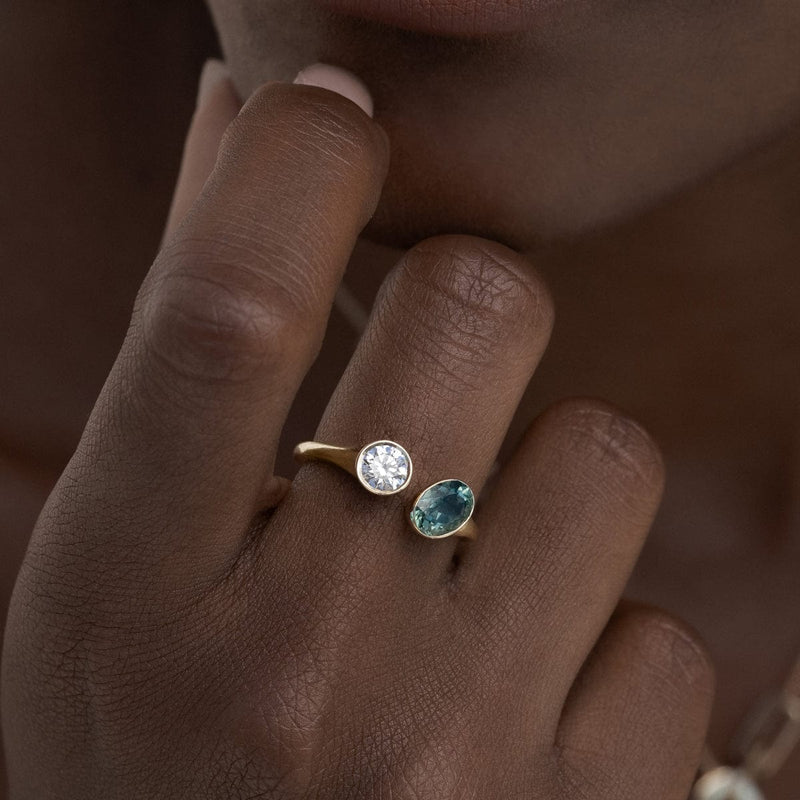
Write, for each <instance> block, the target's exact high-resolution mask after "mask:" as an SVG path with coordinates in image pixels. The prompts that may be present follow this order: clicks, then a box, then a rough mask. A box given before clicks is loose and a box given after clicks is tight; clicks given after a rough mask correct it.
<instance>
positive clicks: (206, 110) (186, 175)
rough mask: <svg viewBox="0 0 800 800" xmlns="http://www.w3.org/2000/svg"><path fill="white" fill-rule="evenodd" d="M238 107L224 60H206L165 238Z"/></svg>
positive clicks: (206, 172) (211, 161)
mask: <svg viewBox="0 0 800 800" xmlns="http://www.w3.org/2000/svg"><path fill="white" fill-rule="evenodd" d="M240 108H241V101H240V100H239V97H238V96H237V94H236V90H235V89H234V88H233V84H232V83H231V80H230V76H229V74H228V69H227V67H226V66H225V64H224V63H223V62H222V61H218V60H216V59H211V60H209V61H206V64H205V66H204V67H203V72H202V75H201V76H200V85H199V89H198V93H197V109H196V111H195V113H194V117H193V118H192V124H191V126H190V128H189V133H188V135H187V137H186V144H185V146H184V150H183V161H182V163H181V169H180V174H179V176H178V183H177V185H176V187H175V194H174V195H173V198H172V206H171V207H170V211H169V217H168V219H167V227H166V230H165V232H164V241H166V240H167V239H169V238H170V237H171V236H172V234H173V233H174V232H175V230H176V229H177V228H178V226H179V225H180V223H181V221H182V220H183V218H184V217H185V216H186V212H187V211H188V210H189V209H190V208H191V207H192V205H193V204H194V201H195V200H196V199H197V197H198V195H199V194H200V191H201V190H202V188H203V186H204V185H205V182H206V180H208V177H209V175H211V172H212V170H213V169H214V164H215V163H216V161H217V153H218V151H219V147H220V143H221V142H222V136H223V134H224V133H225V131H226V130H227V128H228V126H229V125H230V124H231V122H233V120H234V118H235V117H236V115H237V114H238V113H239V109H240Z"/></svg>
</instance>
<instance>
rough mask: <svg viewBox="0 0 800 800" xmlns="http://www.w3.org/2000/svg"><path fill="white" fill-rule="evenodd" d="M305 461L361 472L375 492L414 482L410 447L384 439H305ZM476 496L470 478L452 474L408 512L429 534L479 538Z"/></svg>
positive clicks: (301, 450)
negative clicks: (357, 444)
mask: <svg viewBox="0 0 800 800" xmlns="http://www.w3.org/2000/svg"><path fill="white" fill-rule="evenodd" d="M294 457H295V459H296V460H297V461H298V462H300V463H301V464H305V463H308V462H310V461H322V462H326V463H328V464H333V465H334V466H337V467H339V468H340V469H343V470H344V471H345V472H347V473H349V474H350V475H352V476H353V477H355V478H356V479H357V480H358V482H359V483H360V484H361V485H362V486H363V487H364V488H365V489H366V490H367V491H368V492H370V493H371V494H377V495H393V494H398V493H399V492H402V491H403V490H404V489H405V488H406V487H407V486H408V485H409V483H410V482H411V476H412V474H413V464H412V462H411V456H410V455H409V454H408V451H407V450H406V449H405V448H404V447H403V446H402V445H399V444H398V443H397V442H392V441H390V440H388V439H381V440H379V441H377V442H372V443H370V444H368V445H366V446H364V447H362V448H361V449H360V450H359V449H357V448H353V447H335V446H333V445H329V444H323V443H322V442H301V443H300V444H298V445H297V447H295V449H294ZM474 511H475V495H474V493H473V491H472V489H471V488H470V487H469V486H468V485H467V484H466V483H464V481H461V480H457V479H456V478H448V479H447V480H443V481H439V482H438V483H434V484H433V485H431V486H428V487H427V488H426V489H424V490H423V491H422V492H420V493H419V494H418V495H417V497H416V499H415V500H414V503H413V505H412V507H411V510H410V512H409V514H408V520H409V522H410V523H411V527H412V528H413V529H414V530H415V531H416V532H417V533H419V534H420V535H422V536H424V537H425V538H427V539H446V538H448V537H450V536H459V537H461V538H464V539H474V538H475V537H476V536H477V526H476V525H475V522H474V521H473V519H472V515H473V512H474Z"/></svg>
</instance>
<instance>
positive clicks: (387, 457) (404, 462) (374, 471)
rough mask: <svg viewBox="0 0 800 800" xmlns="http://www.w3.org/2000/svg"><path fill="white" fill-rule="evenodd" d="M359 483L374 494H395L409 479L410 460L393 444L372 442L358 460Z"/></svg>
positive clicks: (404, 452) (403, 451)
mask: <svg viewBox="0 0 800 800" xmlns="http://www.w3.org/2000/svg"><path fill="white" fill-rule="evenodd" d="M357 469H358V475H359V478H360V479H361V482H362V483H363V484H364V485H365V486H366V487H367V488H368V489H369V490H370V491H372V492H375V493H376V494H395V493H396V492H399V491H400V490H401V489H403V488H404V487H405V485H406V484H407V483H408V481H409V480H410V478H411V458H410V457H409V455H408V453H407V452H406V451H405V450H404V449H403V448H402V447H400V445H399V444H396V443H395V442H374V443H373V444H371V445H368V446H367V447H365V448H364V449H363V450H362V451H361V453H360V454H359V458H358V464H357Z"/></svg>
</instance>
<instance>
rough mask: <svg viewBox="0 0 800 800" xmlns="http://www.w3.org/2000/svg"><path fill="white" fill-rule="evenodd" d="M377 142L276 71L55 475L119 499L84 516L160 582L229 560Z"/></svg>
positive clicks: (329, 101) (174, 247) (383, 154)
mask: <svg viewBox="0 0 800 800" xmlns="http://www.w3.org/2000/svg"><path fill="white" fill-rule="evenodd" d="M387 156H388V152H387V144H386V138H385V134H383V133H382V131H380V129H379V128H378V127H377V126H376V125H375V124H374V123H373V122H372V121H371V120H370V119H369V118H368V117H367V116H366V115H365V114H364V113H363V112H362V111H361V110H360V109H359V108H358V107H357V106H356V105H355V104H354V103H352V102H351V101H349V100H347V99H345V98H343V97H341V96H340V95H336V94H334V93H332V92H330V91H327V90H324V89H320V88H317V87H311V86H292V85H287V84H277V83H274V84H269V85H267V86H266V87H264V88H263V89H262V90H260V91H259V92H257V93H256V95H255V96H254V97H253V98H252V99H251V100H250V101H249V102H248V104H247V105H246V106H245V108H244V109H243V110H242V112H241V114H240V115H239V116H238V117H237V120H236V122H235V123H234V124H233V125H232V126H231V127H230V128H229V129H228V131H227V133H226V135H225V139H224V142H223V145H222V149H221V154H220V158H219V159H218V161H217V164H216V167H215V168H214V171H213V174H212V176H211V178H210V180H209V181H208V183H207V184H206V186H205V188H204V189H203V191H202V193H201V195H200V197H199V199H198V201H197V203H196V204H195V205H194V207H193V208H192V209H191V211H190V212H189V214H188V216H187V217H186V219H185V220H184V223H183V224H182V225H181V227H180V229H179V231H178V233H177V234H176V235H175V236H174V237H173V238H172V239H171V241H170V243H169V245H168V246H167V247H166V248H165V250H164V251H162V253H161V254H160V256H159V258H158V259H157V261H156V263H155V265H154V267H153V269H152V270H151V272H150V274H149V276H148V278H147V280H146V282H145V285H144V286H143V288H142V291H141V292H140V295H139V298H138V300H137V306H136V310H135V312H134V319H133V322H132V325H131V329H130V332H129V335H128V337H127V340H126V343H125V345H124V347H123V350H122V353H121V354H120V358H119V359H118V362H117V364H116V366H115V368H114V371H113V373H112V375H111V377H110V379H109V381H108V383H107V385H106V387H105V389H104V391H103V394H102V396H101V398H100V400H99V401H98V405H97V407H96V409H95V412H94V414H93V416H92V419H91V421H90V424H89V426H88V428H87V431H86V434H85V436H84V439H83V441H82V443H81V447H80V449H79V452H78V454H77V456H76V460H75V461H74V463H73V465H72V467H71V472H70V474H69V475H68V476H67V479H66V480H67V481H68V483H69V484H70V485H77V486H79V488H80V491H81V492H93V493H95V495H99V496H94V495H93V496H92V497H91V498H90V499H91V500H92V501H93V502H90V503H86V502H84V503H82V504H81V507H82V508H86V509H92V508H93V509H98V508H101V509H104V510H105V511H106V512H107V514H108V515H110V514H114V516H115V519H114V525H113V526H111V527H110V526H109V525H108V519H107V518H103V519H102V520H100V521H99V522H98V520H97V519H94V518H93V519H90V520H87V523H86V524H87V526H88V528H89V532H91V531H92V530H93V529H94V530H97V529H98V528H102V536H103V537H104V544H105V545H106V546H108V544H109V542H110V541H111V542H114V543H116V544H117V545H119V546H121V547H124V548H125V549H126V552H127V551H128V550H133V551H134V552H135V554H136V563H137V564H139V565H141V564H144V565H145V566H146V567H147V568H148V569H153V567H157V568H158V572H159V574H165V575H167V576H168V579H169V580H174V579H175V575H174V574H172V572H171V571H172V570H175V569H176V568H177V569H179V570H180V571H181V573H182V574H183V575H185V576H187V577H190V578H191V579H193V580H205V579H206V578H208V577H209V576H214V575H215V574H216V573H217V571H218V570H220V569H225V568H227V565H229V564H230V562H231V560H232V559H233V558H235V556H236V554H237V552H238V549H239V546H240V544H241V541H242V539H243V537H244V535H245V534H244V531H245V530H246V529H247V527H248V523H249V520H250V519H251V518H252V515H253V513H254V509H255V508H256V506H257V503H258V500H259V498H260V497H261V493H262V488H263V484H264V481H265V480H266V478H267V476H268V475H269V474H270V472H271V468H272V463H273V460H274V453H275V448H276V444H277V440H278V436H279V433H280V430H281V427H282V425H283V421H284V417H285V415H286V413H287V409H288V407H289V405H290V403H291V401H292V398H293V396H294V394H295V392H296V389H297V387H298V385H299V383H300V381H301V380H302V378H303V376H304V374H305V372H306V370H307V368H308V366H309V365H310V363H311V362H312V360H313V358H314V356H315V354H316V352H317V349H318V347H319V344H320V341H321V339H322V336H323V333H324V329H325V324H326V319H327V316H328V314H329V311H330V306H331V303H332V299H333V296H334V293H335V290H336V286H337V285H338V283H339V280H340V278H341V274H342V272H343V270H344V268H345V266H346V264H347V261H348V257H349V255H350V251H351V249H352V247H353V244H354V242H355V240H356V237H357V235H358V233H359V231H360V230H361V228H362V227H363V226H364V225H365V223H366V222H367V220H368V219H369V217H370V216H371V214H372V212H373V210H374V208H375V205H376V203H377V200H378V197H379V194H380V189H381V184H382V180H383V176H384V174H385V171H386V166H387V163H386V162H387ZM87 513H88V512H87ZM94 513H96V511H95V512H94ZM134 520H139V523H138V524H134V522H133V521H134ZM88 538H89V539H91V537H88ZM165 565H166V566H165ZM150 579H151V581H152V582H153V584H154V586H156V588H157V581H156V577H155V576H150Z"/></svg>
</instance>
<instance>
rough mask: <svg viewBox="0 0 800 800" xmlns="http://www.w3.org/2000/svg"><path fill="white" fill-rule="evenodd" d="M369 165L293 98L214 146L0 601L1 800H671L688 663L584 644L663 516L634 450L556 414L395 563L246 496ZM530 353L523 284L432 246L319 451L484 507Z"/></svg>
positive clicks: (299, 500) (321, 323) (270, 492)
mask: <svg viewBox="0 0 800 800" xmlns="http://www.w3.org/2000/svg"><path fill="white" fill-rule="evenodd" d="M231 97H232V95H231V93H230V89H228V88H227V87H226V86H224V85H223V86H221V87H219V88H218V89H217V90H216V91H215V92H214V93H213V94H212V98H211V101H210V102H212V103H217V104H222V105H225V106H230V98H231ZM216 118H217V115H216V112H215V113H214V114H211V112H208V117H207V116H206V112H201V113H200V114H199V115H198V117H197V119H196V123H195V125H196V127H204V126H207V125H208V124H209V120H211V121H212V122H213V123H214V124H215V123H216ZM203 138H204V137H198V136H193V137H192V143H197V142H200V141H201V140H202V139H203ZM199 147H200V146H199V145H198V148H199ZM191 150H192V144H191V143H190V151H189V153H188V154H187V166H186V169H185V171H184V175H185V176H186V175H192V174H193V173H194V171H195V170H194V166H193V164H192V162H193V154H192V152H191ZM388 157H389V144H388V139H387V138H386V136H385V134H384V133H383V132H382V131H381V130H380V128H379V127H378V126H377V125H375V124H374V123H373V122H371V121H370V120H369V119H368V118H367V117H366V116H365V115H364V114H363V113H362V112H361V111H360V110H359V109H358V108H357V107H356V106H354V105H353V104H352V103H350V102H349V101H347V100H344V99H342V98H340V97H338V96H336V95H332V94H331V93H330V92H327V91H325V90H321V89H317V88H314V87H294V86H287V85H285V84H278V83H273V84H270V85H268V86H267V87H265V88H264V89H262V90H260V91H259V92H257V93H256V94H255V96H254V97H253V98H251V100H250V101H249V103H248V104H247V106H246V107H245V109H244V110H243V111H242V113H241V114H240V115H239V116H238V118H237V119H236V121H235V123H234V124H233V125H232V126H231V127H229V128H228V131H227V132H226V134H225V138H224V140H223V143H222V148H221V155H220V158H219V160H218V162H217V165H216V167H215V168H214V171H213V173H212V175H211V177H210V179H209V181H208V182H207V183H206V187H205V189H204V190H203V192H202V194H201V196H200V198H199V200H198V201H197V203H196V204H195V205H194V206H193V208H192V209H191V211H190V212H189V214H188V216H187V217H186V219H185V221H184V223H183V224H182V225H181V226H180V227H179V228H178V230H177V232H176V233H175V234H174V235H173V236H170V237H169V238H168V244H167V245H166V246H165V248H164V249H163V250H162V252H161V254H160V256H159V258H158V259H157V260H156V263H155V265H154V266H153V268H152V270H151V271H150V273H149V275H148V277H147V279H146V281H145V283H144V286H143V287H142V289H141V291H140V293H139V296H138V299H137V303H136V308H135V311H134V315H133V321H132V323H131V328H130V330H129V332H128V336H127V337H126V341H125V344H124V345H123V348H122V352H121V353H120V357H119V358H118V360H117V363H116V365H115V367H114V369H113V370H112V372H111V375H110V377H109V379H108V381H107V382H106V385H105V388H104V390H103V392H102V393H101V396H100V399H99V400H98V403H97V405H96V406H95V409H94V411H93V413H92V416H91V419H90V421H89V424H88V426H87V428H86V430H85V432H84V434H83V437H82V439H81V443H80V445H79V446H78V450H77V452H76V454H75V455H74V456H73V458H72V460H71V461H70V464H69V466H68V467H67V470H66V471H65V473H64V475H63V476H62V478H61V480H60V481H59V484H58V486H57V487H56V489H55V491H54V492H53V493H52V494H51V496H50V499H49V501H48V503H47V506H46V508H45V511H44V513H43V515H42V517H41V519H40V522H39V524H38V525H37V528H36V530H35V532H34V535H33V539H32V542H31V546H30V548H29V552H28V555H27V557H26V560H25V563H24V564H23V567H22V570H21V572H20V576H19V579H18V582H17V587H16V590H15V595H14V601H13V603H12V607H11V612H10V615H9V620H8V626H7V630H6V642H5V649H4V661H3V691H4V708H3V720H4V732H5V738H6V741H5V744H6V752H7V758H8V765H9V775H10V791H11V797H12V798H14V799H15V800H16V798H19V799H20V800H23V799H24V798H37V799H42V798H76V799H77V798H82V799H84V800H86V799H89V798H98V799H99V798H132V797H137V798H139V797H151V798H157V797H166V796H168V797H171V798H179V797H186V798H189V797H197V796H198V795H202V796H205V797H214V798H236V797H244V796H250V797H252V796H258V795H260V796H269V797H274V798H314V797H342V798H347V797H349V798H352V797H380V796H387V795H388V796H392V797H415V798H418V797H434V796H435V797H452V798H477V797H486V796H489V795H490V794H492V793H497V794H499V795H500V796H502V797H506V798H520V800H521V798H529V797H532V796H533V797H540V798H559V797H564V798H567V797H570V798H572V797H575V796H581V795H583V796H590V795H591V796H592V797H596V798H605V797H607V798H609V800H611V798H615V800H617V799H618V798H630V799H631V800H633V798H637V797H641V796H642V795H647V796H655V797H663V798H665V800H670V799H672V798H674V800H680V799H681V798H683V797H685V795H686V793H687V791H688V787H689V783H690V781H691V779H692V775H693V772H694V765H695V764H696V761H697V759H698V757H699V751H700V748H701V746H702V743H703V737H704V732H705V727H706V722H707V715H708V711H709V707H710V699H711V686H712V679H711V670H710V666H709V662H708V660H707V658H706V656H705V654H704V652H703V650H702V648H701V647H700V646H698V644H697V643H696V641H695V639H694V637H693V634H691V633H690V632H688V631H687V630H685V629H683V628H682V627H681V626H679V625H678V624H677V623H675V622H674V621H672V620H670V619H669V618H667V617H665V616H663V615H661V614H660V613H658V612H654V611H649V610H645V609H626V610H623V611H620V612H619V613H618V614H617V616H616V617H615V619H614V621H613V623H612V624H611V625H610V626H609V627H607V624H608V621H609V618H610V617H611V615H612V613H613V612H614V609H615V607H616V605H617V603H618V599H619V595H620V593H621V591H622V589H623V587H624V584H625V582H626V580H627V577H628V574H629V572H630V570H631V568H632V566H633V562H634V560H635V558H636V555H637V553H638V551H639V549H640V547H641V544H642V542H643V540H644V537H645V535H646V533H647V530H648V528H649V526H650V524H651V522H652V519H653V516H654V514H655V512H656V509H657V506H658V501H659V499H660V495H661V491H662V486H663V467H662V463H661V459H660V456H659V455H658V452H657V449H656V447H655V445H654V444H653V443H652V441H651V440H650V439H649V437H648V436H647V435H646V434H645V433H644V432H643V431H642V429H641V428H640V427H639V426H638V425H637V424H635V423H633V422H632V421H631V420H630V419H628V418H627V417H625V416H624V415H622V414H620V413H619V412H618V411H616V410H615V409H613V408H611V407H610V406H606V405H603V404H601V403H599V402H597V401H588V400H573V401H569V402H564V403H561V404H558V405H556V406H554V407H552V408H551V409H550V410H549V411H548V412H547V413H546V414H544V415H542V416H541V417H540V418H539V419H538V420H537V422H536V423H535V424H534V425H533V426H532V427H531V428H530V429H529V431H528V433H527V434H526V436H525V438H524V440H523V441H522V442H521V444H520V446H519V447H518V449H517V451H516V453H515V455H514V457H513V458H512V459H511V460H510V461H509V463H508V464H507V465H506V466H505V468H504V470H503V472H502V474H500V475H499V476H498V478H497V481H496V484H495V491H493V492H492V493H490V494H489V495H488V496H486V497H485V499H484V504H483V508H482V509H481V513H480V514H479V516H478V519H479V524H481V525H482V528H483V533H482V537H481V538H480V539H479V540H478V542H477V543H476V544H474V545H473V546H472V547H470V548H462V547H459V545H458V541H457V540H456V539H450V540H447V541H445V542H439V543H436V544H433V543H431V542H429V541H424V540H423V539H422V538H418V537H414V536H412V535H410V534H409V530H408V525H407V523H406V522H405V521H404V519H403V517H404V508H405V506H406V501H405V499H400V498H398V497H394V498H392V499H389V500H387V502H385V503H382V504H381V503H376V502H374V501H371V500H370V498H369V497H367V496H365V494H364V492H363V490H361V489H360V488H359V487H358V486H357V485H356V484H355V483H354V482H353V481H352V480H351V479H349V478H348V477H347V476H344V475H341V474H331V470H330V468H326V467H324V466H323V467H320V466H319V465H315V466H313V467H308V468H306V469H303V470H301V471H300V473H299V475H298V476H297V478H296V479H295V481H294V483H293V484H292V486H291V489H290V491H289V492H288V494H285V491H286V488H287V487H286V486H284V485H283V484H282V482H281V481H279V480H276V479H275V478H274V475H273V463H274V460H275V455H276V452H277V445H278V437H279V435H280V433H281V431H282V429H283V426H284V423H285V418H286V415H287V413H288V411H289V408H290V405H291V403H292V401H293V398H294V394H295V392H296V391H297V389H298V388H299V385H300V382H301V381H302V380H303V378H304V375H305V373H306V371H307V370H308V368H309V366H310V364H311V362H312V360H313V359H314V357H315V356H316V354H317V352H318V349H319V346H320V344H321V341H322V338H323V335H324V331H325V326H326V319H327V316H328V313H329V310H330V306H331V303H332V301H333V296H334V294H335V290H336V287H337V285H338V282H339V281H340V279H341V276H342V272H343V270H344V268H345V267H346V265H347V262H348V260H349V257H350V253H351V250H352V248H353V246H354V244H355V242H356V238H357V236H358V234H359V232H360V230H361V229H362V228H363V226H364V224H365V223H366V222H367V220H368V219H369V218H370V216H371V215H372V213H373V212H374V209H375V206H376V204H377V201H378V198H379V196H380V189H381V185H382V182H383V179H384V177H385V174H386V170H387V166H388ZM200 160H201V161H204V159H203V158H200ZM185 191H186V189H185V186H183V185H181V186H179V188H178V190H177V195H178V198H180V197H181V195H182V194H183V193H184V192H185ZM244 198H246V200H243V199H244ZM309 230H313V231H315V233H316V235H315V236H308V235H307V234H308V231H309ZM254 243H258V246H254ZM552 321H553V313H552V305H551V301H550V298H549V295H548V293H547V290H546V289H545V288H544V286H543V284H542V282H541V280H540V279H539V277H538V276H537V275H536V273H535V272H534V270H533V269H532V267H531V265H530V264H529V263H527V262H526V261H525V259H524V258H522V257H521V256H520V255H519V254H517V253H516V252H514V251H512V250H510V249H508V248H506V247H504V246H502V245H498V244H496V243H494V242H490V241H487V240H483V239H478V238H475V237H467V236H448V237H437V238H434V239H429V240H427V241H426V242H424V243H422V244H420V245H418V246H417V247H415V248H413V249H412V250H410V251H409V252H408V253H407V254H406V255H405V257H404V258H403V259H402V260H401V262H400V263H399V264H398V266H397V268H396V269H395V270H394V271H393V272H392V274H391V275H390V277H389V278H388V279H387V281H386V282H385V283H384V286H383V289H382V292H381V295H380V297H379V298H378V300H377V301H376V307H375V311H374V314H373V316H372V319H371V322H370V325H369V328H368V330H367V331H366V333H365V335H364V337H363V339H362V340H361V342H360V343H359V346H358V348H357V349H356V352H355V354H354V356H353V359H352V360H351V362H350V364H349V366H348V368H347V370H346V372H345V374H344V376H343V378H342V381H341V382H340V384H339V386H338V389H337V390H336V392H335V393H334V395H333V397H332V398H331V401H330V404H329V406H328V409H327V411H326V414H325V416H324V418H323V420H322V422H321V424H320V427H319V430H318V436H319V438H321V439H323V440H327V441H350V440H353V441H361V440H363V439H364V438H365V437H367V436H369V434H370V433H371V432H372V431H374V430H375V429H376V426H379V425H382V426H383V429H384V430H385V431H386V433H387V435H389V436H393V437H395V438H398V439H400V440H402V441H403V442H404V443H407V445H408V447H409V449H410V450H411V452H413V453H414V456H415V458H416V459H417V463H418V465H419V466H418V469H417V470H416V471H415V475H416V487H415V489H416V490H419V489H420V488H422V487H424V486H425V485H427V484H429V483H431V482H432V481H433V480H435V479H436V476H441V475H444V474H448V475H449V474H456V473H457V474H459V475H461V476H462V477H463V478H464V479H466V480H467V481H468V482H470V484H471V485H472V486H473V487H474V488H475V490H476V491H477V492H480V491H481V489H482V488H483V486H484V484H485V481H486V478H487V477H488V475H489V473H490V471H491V468H492V465H493V463H494V461H495V458H496V454H497V451H498V449H499V447H500V445H501V443H502V441H503V437H504V435H505V432H506V429H507V426H508V425H509V423H510V422H511V419H512V416H513V414H514V412H515V409H516V405H517V401H518V400H519V398H520V397H521V395H522V392H523V391H524V389H525V387H526V385H527V384H528V382H529V380H530V378H531V375H532V373H533V371H534V370H535V368H536V365H537V364H538V362H539V359H540V357H541V355H542V353H543V352H544V349H545V346H546V344H547V340H548V338H549V334H550V330H551V327H552ZM498 388H499V389H500V391H499V392H498ZM388 407H391V410H392V413H391V424H390V426H389V428H387V427H386V425H387V408H388ZM464 431H470V436H469V437H464V436H463V435H462V434H463V432H464ZM434 433H435V434H436V435H434ZM442 442H447V446H442ZM532 486H533V487H535V489H534V490H533V491H532V490H531V487H532ZM284 495H285V496H284ZM342 509H346V510H347V515H346V521H344V520H343V517H342V514H341V511H342ZM270 512H271V513H270ZM521 532H525V535H521ZM432 544H433V546H431V545H432ZM437 545H440V546H437ZM598 639H599V640H600V641H599V642H598ZM592 653H593V655H592V657H591V658H589V656H590V654H592ZM587 658H588V659H589V661H588V662H587ZM632 697H633V698H634V702H633V704H632V703H631V698H632ZM653 698H660V699H661V700H666V701H667V702H654V701H653ZM601 719H602V721H603V722H602V724H598V721H599V720H601ZM609 728H610V730H611V731H615V732H616V733H615V734H614V735H611V736H609V735H608V733H607V730H608V729H609ZM78 742H80V744H81V746H80V747H78V748H77V749H76V744H77V743H78ZM645 765H646V766H645Z"/></svg>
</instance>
